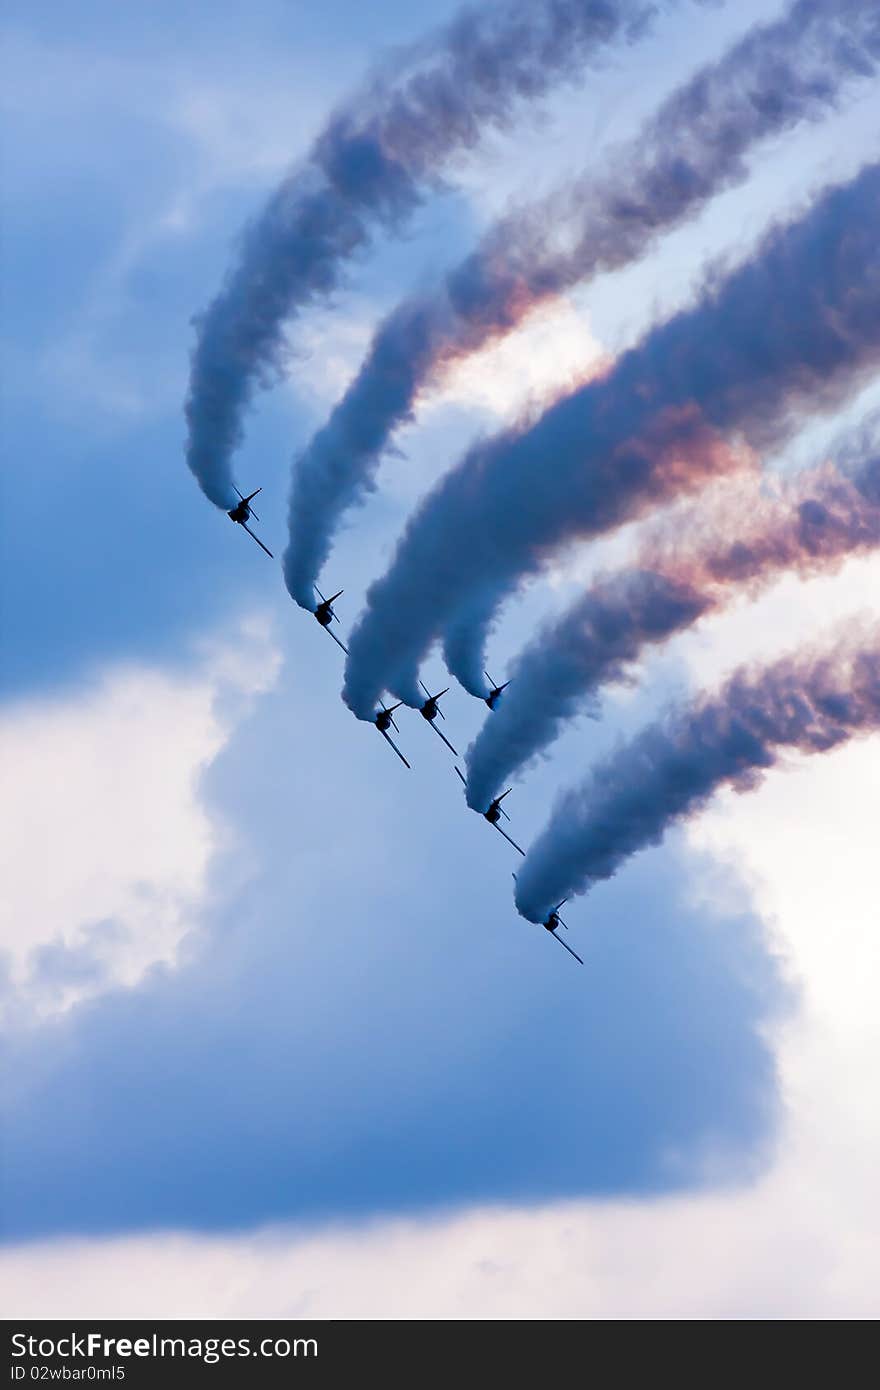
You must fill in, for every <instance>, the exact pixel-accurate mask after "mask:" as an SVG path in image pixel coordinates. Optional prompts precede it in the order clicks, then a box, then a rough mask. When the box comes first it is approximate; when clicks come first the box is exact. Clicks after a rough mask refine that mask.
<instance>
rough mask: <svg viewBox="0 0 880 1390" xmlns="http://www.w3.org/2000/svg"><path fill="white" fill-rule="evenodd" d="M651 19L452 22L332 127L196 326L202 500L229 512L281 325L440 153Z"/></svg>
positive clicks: (609, 4)
mask: <svg viewBox="0 0 880 1390" xmlns="http://www.w3.org/2000/svg"><path fill="white" fill-rule="evenodd" d="M666 3H669V4H674V3H675V0H666ZM655 9H656V4H655V0H506V3H504V4H499V5H493V6H486V5H482V6H479V7H476V6H475V7H474V8H471V9H466V10H463V11H462V12H461V13H460V14H459V15H458V17H457V18H456V19H454V20H453V21H452V23H451V24H450V25H449V26H448V28H446V29H445V30H443V31H442V32H441V33H440V34H439V35H437V36H436V37H435V38H434V40H433V41H429V42H427V43H426V44H425V45H424V46H423V49H422V51H421V52H420V54H419V55H417V56H418V61H416V62H414V61H409V62H408V63H406V64H405V67H406V70H405V71H404V73H403V75H402V76H401V77H400V78H399V79H398V80H396V81H394V82H392V81H390V80H384V81H381V82H377V83H375V84H374V85H373V87H372V88H371V89H370V90H368V91H367V92H366V93H365V94H364V93H361V94H358V95H357V96H356V97H355V98H354V99H353V101H352V102H350V103H349V104H348V105H347V106H346V107H345V108H344V109H343V110H341V111H340V112H338V113H337V114H336V115H335V116H334V117H333V118H332V120H331V121H330V122H329V123H328V125H327V127H326V129H325V130H324V131H323V133H322V134H321V135H320V136H319V138H318V139H317V141H316V142H315V144H314V146H313V148H312V150H311V152H310V155H309V157H308V159H307V161H306V163H305V165H304V166H303V167H302V168H301V169H298V170H296V171H295V172H294V173H292V174H291V175H290V176H289V177H288V178H286V179H285V180H284V182H283V183H282V184H281V186H280V187H279V188H278V189H277V191H276V192H275V193H274V194H273V196H272V197H271V198H270V200H269V202H268V204H267V206H266V207H265V208H264V210H263V212H262V213H261V215H260V216H259V217H258V218H257V220H256V221H255V222H254V223H253V224H252V226H250V227H249V228H248V230H247V232H246V234H245V236H244V238H243V240H242V244H241V250H240V254H239V258H238V262H237V264H236V265H235V266H234V267H233V269H232V270H231V272H230V274H229V276H228V279H227V281H226V283H225V285H224V286H223V288H222V290H221V291H220V293H219V294H218V295H217V297H216V298H215V299H214V301H213V302H212V303H211V304H210V305H209V307H208V308H207V310H206V311H205V312H204V313H203V314H202V315H201V316H200V317H199V318H198V319H197V321H196V328H197V336H196V345H195V349H194V351H193V355H192V363H191V371H190V383H189V393H188V397H187V401H186V419H187V424H188V440H187V449H186V457H187V463H188V464H189V467H190V468H191V469H192V472H193V473H194V474H195V476H196V478H197V480H198V482H199V485H200V486H201V488H202V490H203V491H204V493H205V494H206V496H207V497H209V498H210V500H211V501H212V502H214V503H215V504H216V505H217V506H218V507H223V508H228V507H229V506H231V505H232V504H233V503H234V501H235V497H234V494H233V492H232V474H231V459H232V455H233V453H234V451H235V449H236V447H237V445H238V444H239V442H240V440H241V437H242V418H243V415H244V412H245V410H246V408H247V406H248V404H249V402H250V400H251V398H252V396H253V393H254V391H255V389H256V388H257V387H258V386H261V385H267V384H270V383H271V381H272V380H274V379H275V378H276V377H277V375H278V373H279V372H280V371H281V369H282V367H283V364H284V356H285V340H284V332H283V330H284V325H285V323H286V322H287V321H288V320H289V319H290V318H292V317H293V316H294V315H295V314H296V312H297V311H298V310H299V309H301V308H302V307H303V306H304V305H307V304H309V303H310V302H312V301H313V300H314V299H315V298H317V297H321V296H325V295H327V294H328V293H330V292H331V291H332V290H333V289H334V287H336V286H337V285H338V283H339V279H340V274H341V271H342V267H343V265H344V263H345V262H346V261H348V260H349V259H350V258H351V257H352V256H353V255H355V254H356V253H357V252H358V251H359V250H362V249H363V248H364V247H365V246H366V245H367V244H368V242H369V240H370V237H371V235H372V233H373V231H374V230H375V229H376V228H377V227H384V228H389V227H395V226H398V225H399V224H400V222H401V221H402V220H403V219H404V218H405V217H406V216H407V215H408V214H410V213H411V212H412V210H413V209H414V208H415V207H416V205H417V204H418V202H419V201H420V198H421V196H422V192H423V186H424V184H425V181H426V180H430V179H431V178H432V177H434V176H436V173H437V171H438V170H439V169H440V168H441V167H442V165H443V163H444V161H445V160H447V159H448V158H449V157H450V155H452V154H453V153H454V152H455V151H456V150H460V149H464V148H468V147H470V146H472V145H474V144H475V143H476V141H477V139H478V138H479V136H480V134H481V133H482V132H483V131H484V130H485V129H486V128H488V127H491V126H496V127H497V126H503V125H505V124H506V123H508V122H509V121H510V120H511V119H512V117H513V115H514V113H515V110H516V108H517V106H518V105H519V104H520V103H521V102H523V101H526V100H533V99H535V98H537V97H540V96H541V95H543V94H544V93H546V92H547V91H548V90H549V89H550V87H551V86H552V85H553V84H554V83H555V82H558V81H560V80H562V79H566V78H571V77H572V76H573V75H574V74H576V73H577V72H578V71H579V70H580V69H581V68H582V67H583V65H584V64H585V63H587V62H589V61H590V60H591V59H592V58H594V57H595V56H596V55H598V54H599V53H600V52H601V51H602V50H603V49H604V48H605V47H607V46H608V45H609V44H612V43H614V42H616V41H622V42H626V41H628V40H631V39H634V38H635V37H636V36H637V35H638V34H640V33H641V32H642V31H643V30H644V28H645V27H646V25H647V24H648V23H649V21H650V19H651V18H652V15H653V13H654V11H655Z"/></svg>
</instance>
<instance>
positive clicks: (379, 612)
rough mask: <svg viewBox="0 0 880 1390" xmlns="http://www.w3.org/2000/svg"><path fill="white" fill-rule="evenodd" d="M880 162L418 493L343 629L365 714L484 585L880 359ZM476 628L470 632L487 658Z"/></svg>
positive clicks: (655, 496)
mask: <svg viewBox="0 0 880 1390" xmlns="http://www.w3.org/2000/svg"><path fill="white" fill-rule="evenodd" d="M878 213H880V165H878V164H874V165H870V166H868V167H867V168H866V169H865V170H863V172H862V173H861V174H860V175H859V176H858V177H857V178H855V179H853V180H852V181H851V182H850V183H848V184H846V185H845V186H843V187H838V188H834V189H832V190H830V191H826V192H825V193H824V195H823V196H822V197H820V198H819V200H818V201H817V203H816V204H815V205H814V206H813V207H812V208H811V209H810V211H809V212H808V213H806V214H805V215H804V216H803V217H802V218H801V219H800V220H799V221H796V222H794V223H792V224H790V225H788V226H783V227H777V228H775V229H774V230H772V231H771V232H770V233H769V234H768V235H767V236H766V237H765V239H764V241H763V242H762V244H761V246H760V248H759V249H758V251H757V252H756V254H755V255H754V257H753V258H752V259H751V260H750V261H749V262H747V263H746V264H745V265H744V266H742V267H740V268H739V269H738V270H736V271H734V272H732V273H731V274H729V275H728V276H727V277H726V278H723V279H719V277H717V276H716V277H714V278H713V277H711V276H710V278H709V280H708V281H707V283H706V284H705V286H704V288H703V290H702V292H701V294H700V296H699V298H698V300H697V303H696V304H695V305H694V306H693V307H691V308H688V309H686V310H682V311H681V312H680V313H678V314H677V315H675V316H674V317H673V318H672V319H670V320H668V321H667V322H666V323H664V324H661V325H659V326H658V327H657V328H655V329H653V330H652V331H651V332H650V333H649V334H648V335H647V336H646V337H645V338H644V339H643V340H642V342H641V343H640V344H639V345H638V346H636V347H635V348H633V349H631V350H630V351H629V352H627V353H625V354H624V355H623V356H622V357H621V358H620V359H619V360H618V362H617V364H616V365H615V367H614V368H613V369H612V370H611V372H610V373H609V374H608V376H607V377H606V378H605V379H604V380H599V381H592V382H590V383H588V384H587V385H586V386H584V387H582V388H581V389H580V390H577V391H575V392H573V393H572V394H570V395H568V396H565V397H563V398H562V399H561V400H559V401H558V402H557V403H556V404H555V405H554V406H552V407H551V408H550V409H549V410H547V411H546V412H545V414H544V415H543V416H542V417H541V418H540V419H539V420H538V421H537V423H536V424H535V425H533V426H532V427H531V428H530V429H526V430H521V431H519V432H517V431H516V430H508V431H506V432H504V433H502V434H500V435H498V436H496V437H495V438H494V439H490V440H488V441H486V442H482V443H479V444H477V445H476V446H475V447H473V448H472V449H471V450H469V452H468V453H467V454H466V455H465V456H464V458H463V459H462V461H461V462H460V463H459V464H458V465H457V466H456V467H455V468H454V469H453V470H452V471H451V472H450V473H448V474H447V475H446V476H445V477H444V478H443V479H441V481H440V482H439V484H438V485H437V487H436V488H435V489H434V490H433V492H432V493H431V494H430V495H429V496H428V497H427V498H426V499H425V500H424V501H423V503H422V504H421V506H420V507H419V508H418V509H417V511H416V512H415V513H414V515H413V517H412V518H411V519H410V521H409V523H408V524H407V527H406V529H405V531H404V533H403V536H402V538H401V540H400V542H399V544H398V548H397V552H396V555H395V557H394V561H393V563H392V566H391V569H390V570H389V571H388V573H387V574H385V575H384V576H383V577H382V578H380V579H379V580H377V581H375V582H374V583H373V585H372V586H371V587H370V589H369V591H368V594H367V606H366V609H365V611H364V613H363V614H362V616H361V618H360V620H359V622H358V625H357V627H356V628H355V630H354V632H353V633H352V635H351V639H350V644H349V645H350V655H349V658H348V661H347V664H346V680H345V687H344V691H343V697H344V699H345V700H346V702H347V703H348V704H349V705H350V707H351V708H352V710H353V711H354V712H355V714H357V715H358V716H359V717H361V718H369V717H370V714H371V712H372V710H373V709H374V708H375V705H376V701H377V699H378V698H379V696H380V694H381V693H382V691H383V689H385V688H389V689H393V690H394V691H395V692H396V693H397V694H398V695H399V696H400V697H401V698H403V699H405V700H406V701H407V703H412V704H416V703H417V699H418V690H417V689H414V688H413V687H412V684H411V683H410V679H409V678H410V676H411V673H412V671H413V670H414V669H415V668H416V667H417V664H418V662H419V661H420V660H421V659H423V657H424V656H425V655H426V653H427V652H428V650H429V649H430V646H431V643H432V641H433V640H434V639H435V638H436V637H437V636H438V635H440V634H441V633H442V632H443V631H444V630H446V629H447V628H448V627H449V626H450V624H451V623H453V622H455V621H456V619H457V618H458V617H459V615H460V613H461V611H462V609H463V608H465V607H467V606H468V605H475V606H476V608H477V610H479V606H480V604H481V602H482V601H483V599H484V598H485V596H486V595H489V596H490V598H491V603H490V604H488V605H486V607H484V610H483V611H484V613H485V612H486V610H487V608H488V609H490V610H492V609H494V608H497V605H498V602H499V601H500V599H501V598H502V597H503V596H505V595H506V594H509V593H510V592H511V591H512V590H514V589H515V588H516V585H517V583H518V582H519V580H520V579H521V578H522V577H523V576H525V575H527V574H530V573H536V572H538V571H539V570H540V569H541V568H542V566H543V564H544V563H545V561H546V558H547V557H548V556H549V555H550V554H551V553H552V552H553V550H554V549H555V548H557V547H558V546H559V545H560V544H562V543H563V542H565V541H568V540H571V539H573V538H575V537H578V536H580V537H584V536H594V535H598V534H600V533H602V532H606V531H609V530H611V529H612V528H614V527H616V526H619V525H621V524H622V523H623V522H625V521H628V520H631V519H633V518H635V517H637V516H638V515H641V514H644V513H645V512H646V511H647V510H648V509H649V508H650V507H652V506H656V505H658V504H659V503H661V502H664V501H669V500H670V499H672V498H673V497H674V496H676V495H680V494H682V493H685V492H687V491H689V490H695V489H696V488H697V487H699V486H700V485H701V484H703V483H704V482H705V481H706V480H707V478H708V477H710V476H711V475H712V474H713V473H714V474H716V475H717V473H718V472H719V471H722V470H724V469H725V468H730V467H731V466H733V464H734V463H735V462H737V460H738V455H737V451H736V450H730V449H728V448H727V447H726V446H725V440H726V439H731V440H739V441H743V442H745V444H746V445H748V446H749V447H751V448H754V449H766V448H769V447H771V446H774V445H778V444H779V443H780V442H781V441H782V440H784V439H785V438H786V437H787V436H788V435H789V434H790V433H791V432H792V430H793V429H794V428H795V423H796V415H797V412H798V411H801V412H804V411H820V410H830V409H832V408H833V407H835V406H836V405H838V404H839V403H840V401H841V400H842V399H843V398H844V396H845V395H846V394H847V393H848V392H850V391H852V390H853V389H854V388H855V387H856V386H857V385H858V384H859V383H860V381H861V380H862V379H863V378H864V376H865V375H866V373H867V372H868V371H869V370H870V369H871V368H872V367H876V363H877V360H878V357H880V312H878V311H880V242H878V239H877V237H876V235H875V221H876V218H877V216H878ZM484 631H485V627H484V629H482V630H481V631H480V633H479V634H477V636H476V638H475V639H474V642H473V648H472V649H473V651H474V653H475V657H474V665H475V666H476V667H477V669H481V668H482V666H483V665H484V662H483V660H482V643H483V638H484Z"/></svg>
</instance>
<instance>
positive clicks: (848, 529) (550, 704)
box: [467, 415, 880, 810]
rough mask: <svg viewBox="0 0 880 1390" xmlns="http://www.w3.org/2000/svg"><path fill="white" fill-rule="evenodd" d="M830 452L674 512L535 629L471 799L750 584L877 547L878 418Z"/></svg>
mask: <svg viewBox="0 0 880 1390" xmlns="http://www.w3.org/2000/svg"><path fill="white" fill-rule="evenodd" d="M835 453H836V454H837V457H838V459H839V461H840V464H841V468H840V469H838V468H833V467H826V468H822V469H817V470H810V471H809V472H807V473H806V474H805V475H803V476H801V477H798V478H797V479H796V480H795V481H794V483H793V484H791V485H788V486H785V487H783V488H782V489H780V493H779V495H776V496H774V497H772V498H770V499H767V498H766V497H765V498H762V497H761V496H760V494H759V490H758V487H757V486H756V485H755V482H754V481H753V480H750V483H749V485H748V486H741V487H739V488H737V489H736V491H735V492H734V494H733V496H732V497H730V496H722V505H720V506H718V507H716V508H715V509H714V511H713V510H712V509H711V508H710V509H709V515H708V517H707V515H706V514H705V509H702V508H697V507H693V508H688V509H687V510H686V511H684V512H681V511H678V512H676V514H675V518H674V524H673V525H671V526H669V527H668V528H665V529H664V532H661V534H660V537H659V538H658V539H654V540H651V541H649V542H648V544H647V545H645V546H644V547H643V548H642V551H641V554H640V557H639V562H638V564H637V565H636V567H634V568H633V569H630V570H624V571H622V572H621V573H619V574H616V575H612V576H610V577H606V578H604V579H601V580H600V581H599V582H597V583H596V584H594V585H593V587H592V588H591V589H590V590H589V591H588V592H587V593H586V594H584V595H583V597H581V598H580V599H579V600H578V601H577V602H575V603H574V604H572V606H571V608H570V609H569V610H568V611H567V612H566V613H565V614H564V615H563V616H562V617H561V618H560V619H558V620H557V621H556V622H554V623H552V624H548V625H547V626H546V627H545V628H544V629H543V630H542V631H541V632H539V633H538V635H537V636H536V637H535V638H534V639H533V640H532V641H531V642H530V643H529V644H528V646H526V647H525V648H524V650H523V651H522V653H521V654H520V656H519V657H518V658H517V660H516V662H515V663H514V665H513V667H512V669H511V670H510V672H509V673H508V674H509V675H510V677H511V684H510V687H509V689H508V691H507V692H506V694H505V698H504V700H503V701H502V702H501V703H500V704H499V705H498V707H497V709H496V710H495V711H494V713H493V714H492V715H491V717H490V718H488V719H487V720H486V722H485V724H484V725H483V727H482V729H481V730H480V732H479V734H478V735H477V737H476V739H475V740H474V742H473V743H472V744H471V746H470V748H469V749H468V751H467V768H468V773H467V796H468V804H469V805H470V806H472V807H474V808H476V809H478V810H484V809H485V808H486V806H488V804H489V802H490V801H491V800H492V798H493V796H495V795H496V794H497V792H498V791H500V789H501V786H502V784H503V783H505V782H507V781H508V780H509V778H510V776H511V775H512V774H513V773H514V772H516V771H518V770H521V769H523V768H524V767H526V766H528V765H529V763H531V762H533V761H534V759H535V758H536V757H537V756H538V755H539V754H540V753H542V752H543V751H544V750H545V749H546V748H548V747H549V745H550V744H551V743H552V742H553V741H554V739H555V738H556V737H557V736H558V735H559V733H560V731H561V729H562V727H563V726H564V724H565V723H567V722H568V721H569V720H570V719H573V718H574V717H575V716H576V715H577V714H579V713H580V712H581V711H582V710H583V709H584V708H589V707H590V702H591V701H595V699H596V694H597V691H598V690H599V689H600V687H602V686H604V685H607V684H608V683H609V682H610V681H613V680H617V679H620V677H621V676H622V675H624V674H625V672H626V670H627V667H628V665H629V664H630V663H632V662H633V661H635V660H636V659H637V658H638V657H639V656H641V655H642V653H643V652H644V649H645V647H646V646H648V645H650V644H654V643H658V642H662V641H665V640H666V639H667V638H669V637H671V636H672V635H673V634H674V633H676V632H681V631H683V630H684V629H685V628H687V627H690V626H691V624H692V623H694V622H696V621H697V619H699V618H701V617H702V616H703V615H704V614H706V613H708V612H709V611H710V610H714V609H717V608H719V607H721V605H722V604H724V603H725V602H726V601H727V599H728V598H730V597H731V596H732V595H733V594H734V593H737V592H739V591H740V588H741V587H742V586H743V585H746V586H750V587H753V588H754V587H757V586H758V585H760V584H762V583H767V582H769V581H770V580H772V579H773V578H774V577H775V576H776V575H778V574H779V573H780V572H782V571H783V570H795V571H796V572H797V573H799V574H801V575H807V574H813V573H818V572H819V571H820V570H826V569H829V568H831V567H832V566H833V565H835V564H836V563H839V562H841V561H842V560H843V559H845V558H846V557H847V556H849V555H852V554H854V553H856V552H857V551H863V550H867V549H873V548H875V547H877V546H880V415H876V416H873V417H871V418H870V419H869V420H868V421H867V422H866V423H865V426H864V428H863V429H862V430H861V431H860V432H859V434H858V435H857V436H856V437H855V438H854V439H852V440H848V441H846V443H841V444H840V445H839V446H838V448H837V449H836V450H835ZM667 530H668V536H667V534H666V531H667ZM730 536H735V537H736V540H734V541H728V540H727V538H728V537H730Z"/></svg>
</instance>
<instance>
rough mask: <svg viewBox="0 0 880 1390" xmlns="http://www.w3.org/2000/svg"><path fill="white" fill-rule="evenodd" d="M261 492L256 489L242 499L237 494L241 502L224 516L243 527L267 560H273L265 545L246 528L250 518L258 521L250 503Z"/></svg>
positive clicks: (260, 489)
mask: <svg viewBox="0 0 880 1390" xmlns="http://www.w3.org/2000/svg"><path fill="white" fill-rule="evenodd" d="M235 491H236V492H238V488H236V489H235ZM262 491H263V489H262V488H261V487H258V488H257V489H256V490H255V491H254V492H252V493H251V495H250V497H243V496H242V494H241V493H240V492H238V495H239V497H240V498H241V501H239V502H236V504H235V506H234V507H233V508H232V510H231V511H228V512H227V513H226V515H227V516H228V517H229V519H230V521H236V522H238V525H239V526H243V527H244V529H245V530H246V531H247V533H248V535H249V536H250V537H251V539H252V540H255V541H256V542H257V545H258V546H259V547H260V549H261V550H265V552H266V554H267V555H268V556H269V559H270V560H274V559H275V556H274V555H273V554H272V552H271V550H270V549H269V547H268V546H267V545H263V542H262V541H261V540H260V538H259V536H258V535H256V534H255V532H253V531H252V530H251V528H250V527H249V526H248V522H249V521H250V519H251V517H253V518H254V519H255V520H256V521H259V519H260V518H259V517H258V516H257V514H256V512H255V511H254V509H253V507H252V506H251V502H253V500H254V498H255V497H256V495H257V493H258V492H262Z"/></svg>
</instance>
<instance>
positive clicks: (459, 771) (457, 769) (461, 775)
mask: <svg viewBox="0 0 880 1390" xmlns="http://www.w3.org/2000/svg"><path fill="white" fill-rule="evenodd" d="M455 770H456V772H457V773H458V775H459V777H460V778H461V780H462V782H464V785H465V786H467V778H466V777H465V775H464V773H463V772H462V770H461V768H460V767H457V768H456V769H455Z"/></svg>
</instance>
